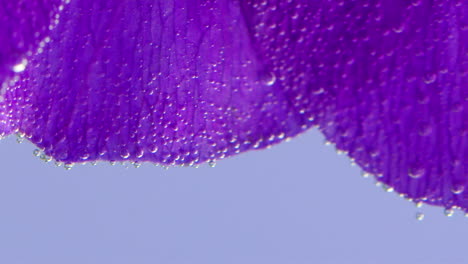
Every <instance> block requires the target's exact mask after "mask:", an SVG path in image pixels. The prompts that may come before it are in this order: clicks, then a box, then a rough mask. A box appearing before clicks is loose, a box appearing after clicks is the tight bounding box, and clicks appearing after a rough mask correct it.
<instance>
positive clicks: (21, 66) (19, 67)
mask: <svg viewBox="0 0 468 264" xmlns="http://www.w3.org/2000/svg"><path fill="white" fill-rule="evenodd" d="M27 65H28V61H27V60H26V59H23V60H22V61H21V62H20V63H18V64H16V65H15V66H13V71H14V72H16V73H20V72H23V71H24V70H25V69H26V66H27Z"/></svg>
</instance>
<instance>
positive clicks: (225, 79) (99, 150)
mask: <svg viewBox="0 0 468 264" xmlns="http://www.w3.org/2000/svg"><path fill="white" fill-rule="evenodd" d="M116 2H117V1H112V0H102V1H94V0H76V1H72V2H71V3H70V4H69V5H68V6H67V8H65V9H64V11H63V13H62V14H61V23H60V24H59V25H58V26H57V28H56V29H55V30H54V31H53V33H52V35H51V36H50V43H49V44H48V45H46V46H45V47H44V51H43V53H42V54H39V55H37V56H35V57H34V58H33V59H32V60H30V61H29V65H28V67H27V68H26V70H25V71H24V72H23V74H22V76H21V79H20V80H19V81H18V83H17V89H16V90H15V91H12V92H11V93H12V94H13V93H15V96H12V98H14V99H13V103H14V104H15V107H16V109H17V110H18V111H15V112H16V113H19V114H18V115H17V116H15V118H14V120H13V121H15V122H16V123H17V124H16V125H15V128H18V129H19V130H20V131H21V132H23V133H25V134H26V136H27V137H28V138H30V139H31V141H32V142H34V143H35V144H37V145H38V146H39V147H40V148H42V149H44V151H45V153H46V154H47V155H50V156H53V157H54V158H55V159H57V160H59V161H64V162H79V161H90V160H97V159H100V160H111V161H118V160H131V161H135V160H139V161H153V162H158V163H164V164H190V163H199V162H204V161H209V160H215V159H220V158H223V157H226V156H229V155H233V154H236V153H240V152H242V151H246V150H249V149H255V148H262V147H265V146H268V145H271V144H272V143H275V142H279V141H280V140H282V139H284V138H286V137H289V136H293V135H295V134H297V133H298V132H300V131H302V130H303V129H304V128H305V127H304V128H301V124H303V123H304V122H305V121H306V118H305V117H303V115H301V114H299V113H298V110H296V109H291V107H290V102H289V99H288V97H287V95H286V94H284V93H283V91H282V89H283V88H282V87H281V86H280V85H278V82H277V80H276V77H275V76H274V75H273V73H272V72H271V69H270V68H269V67H268V65H264V64H263V61H262V60H259V58H258V57H257V55H256V53H255V51H254V50H252V45H251V42H250V41H251V40H250V37H249V30H250V29H249V28H247V27H246V23H245V21H244V16H243V13H242V10H241V8H240V5H239V4H238V2H236V1H231V0H223V1H186V0H184V1H181V0H177V1H166V0H164V1H162V0H161V1H156V0H142V1H133V0H128V1H118V3H119V4H116ZM19 110H21V111H19Z"/></svg>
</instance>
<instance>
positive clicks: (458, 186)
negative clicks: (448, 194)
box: [451, 183, 465, 194]
mask: <svg viewBox="0 0 468 264" xmlns="http://www.w3.org/2000/svg"><path fill="white" fill-rule="evenodd" d="M464 190H465V185H464V184H463V183H454V184H453V185H452V188H451V191H452V193H453V194H461V193H463V191H464Z"/></svg>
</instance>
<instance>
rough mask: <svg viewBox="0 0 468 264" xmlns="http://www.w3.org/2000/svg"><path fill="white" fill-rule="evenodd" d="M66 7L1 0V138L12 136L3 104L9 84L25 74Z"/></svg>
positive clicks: (45, 0)
mask: <svg viewBox="0 0 468 264" xmlns="http://www.w3.org/2000/svg"><path fill="white" fill-rule="evenodd" d="M65 4H66V1H64V0H14V1H11V0H0V27H1V28H0V43H1V44H0V137H2V136H4V135H5V134H6V133H7V132H10V131H9V130H10V128H9V126H8V124H7V123H8V118H7V117H6V114H5V113H6V112H7V110H6V109H5V103H4V100H3V96H4V95H5V93H6V82H7V81H8V80H9V79H11V78H12V77H13V76H14V74H15V72H20V71H22V70H24V66H25V64H26V57H27V55H28V53H32V52H33V51H36V49H37V48H39V47H40V46H43V45H44V44H45V42H44V38H45V36H46V34H47V33H48V32H49V31H50V29H52V28H53V27H54V26H55V25H56V23H57V22H58V18H59V10H60V9H63V7H64V5H65ZM41 42H42V43H41Z"/></svg>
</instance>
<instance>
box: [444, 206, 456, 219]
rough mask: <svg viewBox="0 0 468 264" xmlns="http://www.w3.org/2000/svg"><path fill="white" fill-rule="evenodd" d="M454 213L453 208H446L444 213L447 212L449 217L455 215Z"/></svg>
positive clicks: (446, 214)
mask: <svg viewBox="0 0 468 264" xmlns="http://www.w3.org/2000/svg"><path fill="white" fill-rule="evenodd" d="M453 213H454V211H453V209H452V208H445V210H444V214H445V216H447V217H452V216H453Z"/></svg>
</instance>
